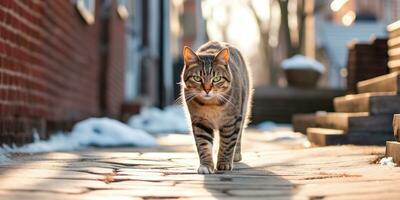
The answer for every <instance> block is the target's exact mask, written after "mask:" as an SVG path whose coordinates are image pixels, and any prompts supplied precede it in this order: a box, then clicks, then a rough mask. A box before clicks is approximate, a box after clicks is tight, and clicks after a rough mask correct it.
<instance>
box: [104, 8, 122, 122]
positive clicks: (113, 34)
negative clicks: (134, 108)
mask: <svg viewBox="0 0 400 200" xmlns="http://www.w3.org/2000/svg"><path fill="white" fill-rule="evenodd" d="M116 10H117V4H116V1H114V2H112V4H111V7H110V13H109V17H108V18H107V19H106V20H105V21H106V22H105V31H107V35H108V37H107V41H106V42H107V46H108V48H107V52H105V54H106V63H105V64H106V66H105V67H106V72H107V73H106V77H105V79H104V80H105V81H106V86H105V90H104V91H105V94H104V98H105V112H106V113H107V114H109V115H111V116H114V117H116V116H119V115H120V112H121V105H122V103H123V99H124V83H125V82H124V72H125V54H124V53H125V21H124V20H122V19H121V18H120V17H119V15H118V13H117V12H116Z"/></svg>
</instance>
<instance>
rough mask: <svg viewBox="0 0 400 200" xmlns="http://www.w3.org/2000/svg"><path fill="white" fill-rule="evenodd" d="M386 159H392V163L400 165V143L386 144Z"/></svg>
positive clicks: (389, 142)
mask: <svg viewBox="0 0 400 200" xmlns="http://www.w3.org/2000/svg"><path fill="white" fill-rule="evenodd" d="M386 157H392V158H393V161H394V162H395V163H397V165H400V142H396V141H387V142H386Z"/></svg>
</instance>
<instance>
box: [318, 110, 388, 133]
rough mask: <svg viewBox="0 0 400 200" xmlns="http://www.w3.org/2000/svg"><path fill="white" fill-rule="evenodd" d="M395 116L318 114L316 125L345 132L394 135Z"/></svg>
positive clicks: (361, 113) (364, 113)
mask: <svg viewBox="0 0 400 200" xmlns="http://www.w3.org/2000/svg"><path fill="white" fill-rule="evenodd" d="M392 121H393V115H369V114H368V113H366V112H360V113H325V114H318V115H317V117H316V119H315V123H316V126H317V127H319V128H330V129H339V130H344V131H345V132H348V131H350V132H385V133H388V132H390V133H392V132H393V127H392Z"/></svg>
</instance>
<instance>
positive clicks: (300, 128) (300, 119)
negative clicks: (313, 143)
mask: <svg viewBox="0 0 400 200" xmlns="http://www.w3.org/2000/svg"><path fill="white" fill-rule="evenodd" d="M315 118H316V116H315V114H295V115H293V117H292V125H293V130H294V131H295V132H300V133H302V134H307V128H310V127H315V126H316V124H315Z"/></svg>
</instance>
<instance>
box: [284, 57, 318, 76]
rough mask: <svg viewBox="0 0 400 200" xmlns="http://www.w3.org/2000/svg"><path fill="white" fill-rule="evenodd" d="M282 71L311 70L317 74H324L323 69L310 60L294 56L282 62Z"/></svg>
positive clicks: (316, 62)
mask: <svg viewBox="0 0 400 200" xmlns="http://www.w3.org/2000/svg"><path fill="white" fill-rule="evenodd" d="M282 68H283V69H285V70H286V69H312V70H315V71H317V72H319V73H321V74H322V73H324V71H325V68H324V66H323V65H322V64H321V63H320V62H318V61H316V60H314V59H312V58H308V57H305V56H303V55H295V56H293V57H291V58H289V59H286V60H284V61H283V62H282Z"/></svg>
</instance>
